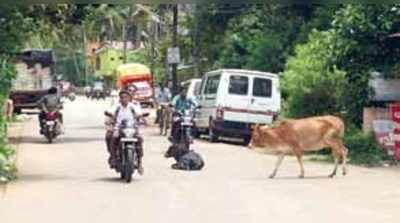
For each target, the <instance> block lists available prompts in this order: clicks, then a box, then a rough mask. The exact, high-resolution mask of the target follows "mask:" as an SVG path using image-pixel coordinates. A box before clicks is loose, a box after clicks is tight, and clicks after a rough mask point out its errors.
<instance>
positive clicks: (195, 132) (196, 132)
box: [193, 128, 201, 139]
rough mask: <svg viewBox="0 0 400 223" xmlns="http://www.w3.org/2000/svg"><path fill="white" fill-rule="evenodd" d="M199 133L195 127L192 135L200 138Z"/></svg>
mask: <svg viewBox="0 0 400 223" xmlns="http://www.w3.org/2000/svg"><path fill="white" fill-rule="evenodd" d="M200 136H201V133H200V129H198V128H195V129H193V137H194V138H196V139H200Z"/></svg>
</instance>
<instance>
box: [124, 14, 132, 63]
mask: <svg viewBox="0 0 400 223" xmlns="http://www.w3.org/2000/svg"><path fill="white" fill-rule="evenodd" d="M131 15H132V6H129V10H128V15H126V19H125V21H124V23H123V25H122V36H123V37H122V38H123V41H124V56H123V62H124V64H125V63H126V62H127V61H128V52H127V51H128V49H127V48H128V31H127V30H129V27H130V26H129V22H130V20H131Z"/></svg>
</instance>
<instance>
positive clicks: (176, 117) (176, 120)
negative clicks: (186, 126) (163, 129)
mask: <svg viewBox="0 0 400 223" xmlns="http://www.w3.org/2000/svg"><path fill="white" fill-rule="evenodd" d="M179 120H181V118H180V117H179V116H175V117H174V118H173V121H174V122H179Z"/></svg>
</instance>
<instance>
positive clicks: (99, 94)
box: [92, 91, 106, 100]
mask: <svg viewBox="0 0 400 223" xmlns="http://www.w3.org/2000/svg"><path fill="white" fill-rule="evenodd" d="M92 99H96V100H100V99H103V100H105V99H106V96H105V94H104V92H102V91H94V92H93V94H92Z"/></svg>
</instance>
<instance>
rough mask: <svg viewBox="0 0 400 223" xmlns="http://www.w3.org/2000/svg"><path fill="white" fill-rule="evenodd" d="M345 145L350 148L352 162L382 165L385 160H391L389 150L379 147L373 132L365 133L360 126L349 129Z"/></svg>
mask: <svg viewBox="0 0 400 223" xmlns="http://www.w3.org/2000/svg"><path fill="white" fill-rule="evenodd" d="M345 145H346V146H347V148H348V149H349V158H350V163H354V164H362V165H366V166H380V165H382V163H383V161H388V160H391V157H390V156H389V155H388V154H387V152H386V151H385V150H384V149H382V148H380V147H379V145H378V144H377V142H376V139H375V137H374V135H373V133H371V134H365V133H364V132H362V131H361V130H360V129H358V128H349V129H348V131H347V133H346V135H345Z"/></svg>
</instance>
